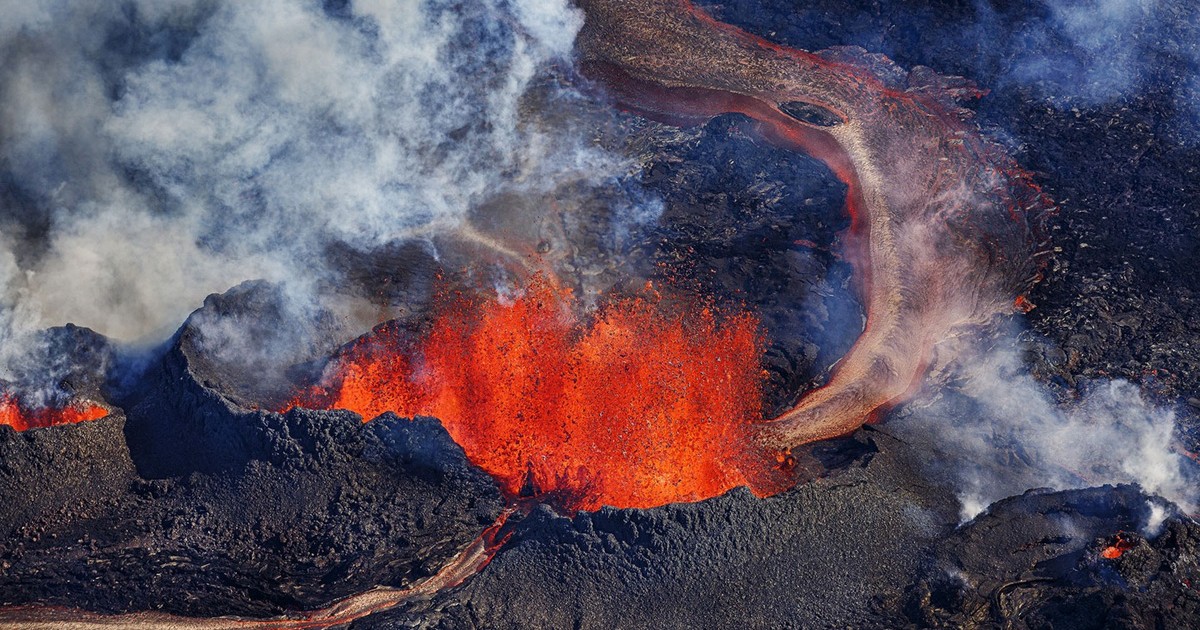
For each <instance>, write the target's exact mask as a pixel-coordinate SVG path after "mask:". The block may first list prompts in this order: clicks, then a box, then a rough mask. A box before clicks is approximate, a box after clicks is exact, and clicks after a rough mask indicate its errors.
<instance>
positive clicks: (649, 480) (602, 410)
mask: <svg viewBox="0 0 1200 630" xmlns="http://www.w3.org/2000/svg"><path fill="white" fill-rule="evenodd" d="M579 311H580V308H579V305H578V303H577V301H576V300H575V298H574V297H573V294H572V293H571V292H570V291H568V290H563V289H559V288H556V287H554V286H552V285H551V284H550V283H549V282H547V281H544V280H541V279H538V278H536V277H535V279H534V280H533V282H532V283H531V284H530V286H529V287H528V288H527V289H526V290H525V291H524V293H523V294H522V295H520V296H519V297H516V298H514V299H511V300H506V299H502V298H501V297H498V296H495V295H491V296H481V295H478V294H473V293H463V292H459V293H453V294H447V295H445V296H444V298H443V299H441V300H440V303H439V304H438V305H437V306H436V307H435V309H434V314H433V316H432V318H431V320H430V323H429V325H428V327H427V330H425V331H423V332H421V333H419V334H414V333H410V332H408V331H405V330H404V329H402V328H400V327H399V326H398V325H397V324H395V323H389V324H384V325H381V326H380V327H377V328H376V330H374V331H373V332H372V333H371V334H369V335H366V336H364V337H362V338H360V339H359V340H357V341H356V342H353V343H352V344H350V345H349V346H348V347H347V348H346V349H345V351H344V352H342V353H341V354H340V356H337V357H336V358H334V359H333V360H332V362H331V363H330V365H329V366H328V367H327V369H326V373H325V377H324V378H323V379H322V380H323V382H322V383H320V384H318V385H317V386H315V387H313V388H311V389H308V390H306V391H304V392H303V393H301V394H300V395H299V396H297V397H296V398H295V399H294V400H293V401H291V403H289V405H288V407H293V406H300V407H307V408H326V409H329V408H337V409H349V410H351V411H354V412H357V413H359V414H360V415H362V417H363V419H364V421H365V420H370V419H372V418H375V417H376V416H378V415H379V414H381V413H384V412H387V411H391V412H395V413H396V414H397V415H400V416H403V417H413V416H418V415H424V416H433V417H436V418H438V419H439V420H441V422H442V424H443V425H444V426H445V427H446V429H447V431H448V432H449V433H450V435H451V437H452V438H453V439H454V440H455V442H457V443H458V444H459V445H460V446H462V448H463V450H464V452H465V453H466V455H467V458H468V459H470V461H471V462H473V463H474V464H476V465H477V466H479V467H480V468H482V469H483V470H484V471H486V472H487V473H489V474H490V475H491V476H492V477H494V478H495V479H496V480H497V481H498V483H499V484H500V486H501V488H502V490H503V491H504V492H505V493H506V494H507V495H508V496H509V497H510V498H513V499H517V498H521V497H532V498H536V499H537V500H540V501H544V502H547V503H550V504H553V505H555V506H556V507H558V508H560V509H563V510H565V511H568V512H571V511H576V510H594V509H596V508H599V507H600V506H601V505H610V506H614V507H622V508H625V507H639V508H646V507H654V506H659V505H664V504H667V503H672V502H681V501H698V500H701V499H705V498H709V497H713V496H717V495H719V494H722V493H724V492H726V491H728V490H730V489H731V488H734V487H737V486H749V487H750V489H751V490H752V491H753V492H755V493H756V494H757V495H759V496H765V495H769V494H774V493H777V492H779V491H782V490H784V489H786V488H787V487H788V486H789V485H790V475H789V474H788V472H787V471H786V470H785V469H784V467H782V466H781V465H780V464H781V462H782V461H783V460H782V458H781V457H779V454H778V453H776V452H772V451H769V450H768V449H766V448H763V447H761V446H759V445H758V444H757V443H756V442H755V441H754V440H753V439H752V431H753V427H754V425H755V424H757V423H759V422H761V419H762V415H761V414H762V386H763V382H764V373H763V370H762V367H761V362H760V360H761V357H762V343H761V339H760V336H759V333H758V328H759V327H758V322H757V320H756V319H755V318H754V317H753V316H752V315H750V314H748V313H741V312H737V313H717V312H716V311H715V310H714V309H713V308H711V307H704V306H700V305H697V304H695V301H694V300H689V299H680V300H668V299H665V298H662V296H660V295H658V294H656V293H653V292H647V293H646V294H643V295H638V296H633V297H624V298H620V299H614V300H611V301H609V302H608V303H607V304H605V305H604V306H602V307H600V308H599V309H598V310H596V311H595V312H592V313H590V314H589V315H588V316H587V317H584V316H581V315H580V314H579Z"/></svg>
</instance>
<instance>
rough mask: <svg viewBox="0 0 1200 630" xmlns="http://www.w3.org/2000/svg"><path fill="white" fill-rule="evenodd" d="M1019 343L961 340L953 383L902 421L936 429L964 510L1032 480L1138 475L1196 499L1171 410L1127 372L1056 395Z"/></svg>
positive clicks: (1073, 484)
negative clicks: (1066, 397) (1068, 395)
mask: <svg viewBox="0 0 1200 630" xmlns="http://www.w3.org/2000/svg"><path fill="white" fill-rule="evenodd" d="M967 345H970V344H967ZM1015 348H1016V343H1015V340H1013V339H1012V337H1009V336H1002V337H1001V339H1000V340H997V342H996V345H995V346H993V347H992V348H991V349H989V350H987V351H978V350H977V349H976V348H969V349H968V348H963V349H959V350H958V351H957V353H956V356H955V357H954V358H953V363H952V365H951V366H950V367H949V368H948V369H947V373H946V374H943V375H942V376H943V378H946V377H948V387H947V389H945V390H944V391H941V392H939V393H938V394H936V398H935V399H933V400H926V401H923V402H919V403H917V404H914V405H910V406H909V408H908V409H907V410H906V412H905V413H903V414H901V418H900V419H898V422H897V423H896V425H895V426H896V430H897V431H899V432H901V433H915V432H918V431H919V432H923V433H926V434H927V432H930V431H936V435H937V444H936V445H935V446H934V447H935V448H936V449H937V456H936V458H935V461H932V462H930V465H931V467H933V468H935V469H940V471H939V472H941V473H942V474H944V475H948V476H949V477H950V479H951V481H952V482H953V483H955V484H956V485H957V486H958V487H959V488H960V491H959V499H960V501H961V503H962V517H963V519H964V520H968V519H970V518H973V517H974V516H975V515H976V514H978V513H979V512H981V511H982V510H983V509H984V508H986V507H987V506H988V505H990V504H991V503H992V502H994V501H996V500H999V499H1002V498H1005V497H1009V496H1013V495H1015V494H1019V493H1021V492H1024V491H1025V490H1028V489H1031V488H1035V487H1052V488H1056V489H1066V488H1082V487H1092V486H1097V485H1101V484H1105V483H1112V484H1116V483H1137V484H1140V485H1141V487H1142V488H1144V489H1145V490H1146V491H1147V492H1149V493H1152V494H1157V495H1160V496H1162V497H1165V498H1167V499H1169V500H1171V501H1174V502H1175V503H1177V504H1178V505H1179V506H1180V507H1182V508H1183V509H1184V510H1186V511H1189V512H1192V511H1194V510H1195V509H1196V506H1197V505H1198V504H1200V503H1198V500H1200V491H1198V487H1197V486H1196V483H1195V479H1194V478H1191V477H1190V476H1189V470H1190V469H1189V467H1188V466H1187V464H1186V462H1185V461H1184V458H1183V457H1182V456H1181V455H1179V454H1178V453H1177V452H1176V451H1175V448H1174V444H1175V436H1174V431H1175V415H1174V413H1173V412H1172V411H1171V410H1169V409H1163V408H1159V407H1156V406H1154V405H1153V404H1151V403H1150V402H1149V401H1147V400H1146V398H1145V397H1144V396H1143V394H1142V392H1141V390H1140V389H1139V388H1138V387H1137V386H1136V385H1134V384H1132V383H1129V382H1127V381H1123V380H1113V381H1106V382H1095V383H1093V384H1092V386H1091V387H1089V388H1087V391H1086V393H1085V394H1083V396H1082V397H1081V398H1080V399H1079V400H1074V401H1067V402H1062V403H1058V402H1055V401H1052V400H1051V397H1050V394H1049V392H1048V390H1047V386H1045V385H1043V384H1041V383H1039V382H1038V381H1037V380H1036V379H1035V378H1034V377H1033V376H1032V375H1031V374H1030V373H1029V371H1028V369H1027V368H1026V367H1025V365H1024V363H1023V362H1022V360H1021V358H1020V356H1019V355H1018V353H1017V351H1016V350H1015ZM1148 529H1153V524H1150V526H1149V527H1148Z"/></svg>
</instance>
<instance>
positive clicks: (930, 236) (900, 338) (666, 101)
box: [577, 0, 1052, 447]
mask: <svg viewBox="0 0 1200 630" xmlns="http://www.w3.org/2000/svg"><path fill="white" fill-rule="evenodd" d="M579 5H580V7H581V8H582V9H583V11H584V13H585V15H586V20H585V23H584V27H583V30H582V31H581V32H580V34H579V37H578V40H577V48H578V51H579V57H580V64H581V67H582V69H583V71H584V72H585V74H588V75H589V76H591V77H592V78H594V79H596V80H598V81H599V82H600V83H602V84H604V85H605V86H607V87H608V88H609V91H610V92H611V93H612V95H613V96H614V97H615V98H616V99H617V101H618V103H619V104H620V105H622V106H623V107H625V108H626V109H629V110H631V111H633V112H635V113H639V114H641V115H643V116H645V117H647V118H651V119H655V120H658V121H661V122H665V123H668V124H675V125H691V124H700V123H703V122H705V121H707V120H709V119H710V118H712V117H714V116H718V115H721V114H726V113H740V114H743V115H746V116H748V117H750V118H751V119H753V120H754V121H755V122H756V125H757V129H758V132H759V134H760V135H761V136H762V137H763V138H765V139H766V140H767V141H770V142H772V143H774V144H776V145H778V146H781V147H783V148H786V149H791V150H799V151H803V152H806V153H808V154H810V155H812V156H813V157H814V158H816V159H819V160H821V161H823V162H824V163H825V164H826V165H828V166H829V168H830V169H831V170H832V171H833V173H834V174H835V175H836V176H837V177H838V178H839V179H840V180H841V181H842V182H844V183H845V184H846V185H847V187H848V191H847V202H846V208H847V211H848V213H849V214H850V217H851V225H850V229H849V234H847V235H846V238H845V239H844V243H845V245H846V248H845V251H844V252H843V254H844V256H845V257H846V258H847V259H848V260H849V261H850V263H851V264H852V265H853V266H854V269H855V277H856V280H857V284H858V288H859V293H860V295H861V297H862V301H863V303H864V305H865V307H866V312H867V325H866V328H865V330H864V331H863V333H862V335H861V336H860V337H859V339H858V341H857V342H856V343H855V344H854V346H853V347H852V348H851V349H850V351H849V352H848V353H847V355H846V356H845V357H843V358H842V359H841V361H840V362H839V363H838V364H837V366H836V367H835V369H834V371H833V373H832V375H831V377H830V379H829V381H828V382H827V383H826V384H825V385H824V386H823V387H821V388H819V389H817V390H815V391H812V392H809V393H808V394H806V395H805V396H804V397H802V398H801V399H800V401H799V402H798V404H797V405H796V406H795V407H794V408H792V409H791V410H790V411H788V412H786V413H784V414H783V415H782V416H780V417H779V418H777V419H776V420H774V421H773V422H772V423H770V424H769V425H768V426H767V427H766V430H764V431H763V434H762V438H763V439H764V441H765V442H766V443H768V444H772V445H775V446H778V447H794V446H797V445H799V444H803V443H806V442H812V441H816V440H821V439H827V438H831V437H836V436H838V435H842V434H846V433H849V432H851V431H853V430H854V429H856V428H858V427H859V426H861V425H862V424H863V423H865V422H868V421H870V420H871V419H872V418H873V417H875V416H877V415H878V414H879V413H880V412H881V411H882V410H885V409H887V408H888V407H889V406H891V405H894V404H895V403H897V402H899V401H900V400H902V399H904V398H905V397H906V396H907V395H908V394H909V393H910V392H911V391H912V390H913V389H914V388H915V386H916V385H918V384H919V383H920V381H921V380H922V378H923V375H924V372H925V368H926V366H927V364H928V362H929V361H930V359H931V356H932V352H933V348H934V346H935V345H936V344H937V343H938V342H940V341H941V340H943V339H946V338H947V337H949V336H950V335H951V334H952V333H953V330H954V329H955V328H956V327H960V326H964V325H979V324H986V323H988V322H989V321H991V320H992V319H993V318H995V317H996V316H997V315H998V314H1004V313H1012V312H1014V310H1027V309H1028V308H1030V307H1031V305H1030V304H1029V303H1028V301H1027V300H1023V299H1020V298H1021V296H1022V295H1023V294H1024V293H1025V292H1026V291H1028V290H1029V289H1030V287H1031V286H1032V284H1033V283H1034V282H1035V281H1036V280H1037V278H1039V277H1040V269H1041V267H1042V264H1043V263H1042V261H1043V260H1044V258H1043V257H1044V256H1045V255H1047V254H1048V248H1047V247H1045V241H1044V234H1045V231H1044V226H1043V223H1044V217H1045V216H1046V215H1047V214H1048V213H1049V212H1050V211H1051V210H1052V204H1051V203H1050V201H1049V199H1048V198H1047V197H1046V196H1045V195H1044V194H1043V193H1042V192H1041V190H1040V189H1039V188H1038V187H1037V186H1036V185H1035V184H1034V183H1033V182H1032V180H1031V178H1030V177H1029V176H1028V174H1027V173H1025V172H1024V171H1022V170H1021V169H1020V168H1019V167H1018V166H1017V165H1016V163H1015V162H1014V161H1013V160H1012V159H1011V158H1009V157H1008V156H1007V155H1006V154H1005V153H1004V151H1003V150H1002V149H1001V148H1000V147H999V146H998V145H995V144H993V143H991V142H989V141H988V140H986V139H984V138H983V137H982V136H981V135H980V134H979V132H978V129H977V127H976V125H974V124H973V123H971V122H970V121H969V116H970V112H968V111H966V110H964V109H961V108H959V107H958V106H957V105H956V104H955V101H956V100H957V99H960V98H966V97H979V96H981V95H982V94H983V92H982V91H980V90H978V89H976V88H975V87H974V86H972V85H970V84H969V82H967V81H966V80H965V79H961V78H951V77H943V76H939V75H937V74H936V73H934V72H933V71H931V70H929V69H928V68H917V69H915V70H913V71H912V72H907V73H906V72H903V71H901V70H900V68H898V67H897V66H896V65H895V64H893V63H892V62H891V61H890V60H888V59H887V58H886V57H883V56H882V55H872V54H868V53H867V52H866V51H864V50H862V49H859V48H834V49H830V50H825V51H822V52H819V53H816V54H811V53H807V52H803V51H800V50H793V49H788V48H784V47H782V46H778V45H775V44H772V43H770V42H767V41H765V40H763V39H760V38H758V37H755V36H753V35H750V34H748V33H745V32H743V31H741V30H739V29H737V28H734V27H732V26H729V25H726V24H722V23H720V22H717V21H716V20H714V19H713V18H711V17H710V16H708V15H707V14H705V13H704V12H703V11H701V10H699V9H697V8H696V7H694V6H693V5H692V4H691V3H689V2H686V1H684V0H580V2H579ZM1017 307H1020V309H1017Z"/></svg>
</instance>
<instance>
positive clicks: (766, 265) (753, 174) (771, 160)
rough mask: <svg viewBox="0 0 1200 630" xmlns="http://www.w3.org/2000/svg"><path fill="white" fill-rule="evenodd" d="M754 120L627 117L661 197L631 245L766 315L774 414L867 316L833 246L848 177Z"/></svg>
mask: <svg viewBox="0 0 1200 630" xmlns="http://www.w3.org/2000/svg"><path fill="white" fill-rule="evenodd" d="M748 123H749V121H748V119H746V118H745V117H743V116H740V115H733V114H731V115H727V116H721V117H718V118H715V119H713V120H712V121H710V122H709V123H708V124H706V125H703V126H701V127H697V128H693V129H676V128H673V127H669V126H666V125H659V124H654V123H634V122H630V123H629V125H630V127H631V128H633V129H635V130H636V131H635V133H634V134H633V138H632V139H630V140H629V141H628V147H627V150H631V151H633V152H634V154H635V155H636V157H637V159H638V161H639V162H641V163H642V164H643V174H642V181H641V185H642V186H643V187H644V188H645V189H646V190H647V191H648V192H650V193H652V194H653V195H656V196H657V197H659V198H660V199H661V200H662V204H663V210H662V214H661V216H660V217H659V218H658V220H657V221H655V222H654V223H653V225H652V226H650V227H649V228H646V229H645V230H644V232H643V233H642V234H641V235H640V237H639V238H640V239H641V245H640V246H639V247H638V248H637V250H636V253H635V254H634V256H635V258H642V259H645V260H648V261H652V262H653V263H654V266H653V270H652V271H651V272H650V275H651V277H654V278H656V279H659V280H660V281H662V282H664V283H667V284H669V285H670V286H672V287H674V288H676V289H684V290H687V291H692V292H695V293H696V294H698V295H701V296H704V297H705V298H709V299H715V300H717V301H718V302H719V303H733V304H736V305H738V306H740V307H745V308H749V309H750V310H751V311H753V312H754V313H755V314H756V315H757V316H758V317H759V318H760V320H761V321H762V324H763V330H764V333H765V337H766V339H767V341H768V344H769V346H768V348H767V349H766V358H765V363H766V368H767V370H768V372H769V374H770V380H769V383H768V387H767V405H766V406H767V409H768V414H770V413H773V412H775V411H782V410H783V409H784V408H786V407H787V406H789V405H791V404H793V403H794V401H795V399H796V398H798V397H799V396H800V395H801V394H802V393H803V392H804V391H805V390H807V389H808V388H809V387H811V386H812V385H813V384H814V383H815V382H817V381H820V380H821V376H822V375H823V373H824V372H825V370H827V369H828V367H829V366H831V365H832V364H833V363H834V362H836V361H837V360H838V359H839V358H841V357H842V355H844V354H845V353H846V351H847V350H848V349H849V347H850V345H851V344H852V343H853V342H854V340H855V339H856V338H857V336H858V334H859V333H860V332H861V331H862V328H863V322H864V318H863V311H862V308H861V306H860V305H859V303H858V301H857V299H856V294H855V290H854V286H853V282H852V280H851V277H850V275H851V269H850V266H849V264H847V263H845V262H843V261H841V260H840V259H838V257H837V255H836V253H835V252H836V251H837V249H838V245H837V238H838V234H839V233H840V232H841V231H842V230H845V229H847V228H848V227H849V218H848V217H847V216H846V213H845V210H844V208H843V206H844V203H845V194H846V187H845V185H844V184H842V183H841V182H839V181H838V180H837V179H836V178H835V177H834V176H833V174H832V173H831V172H830V171H829V169H828V168H826V167H825V166H824V165H823V164H821V163H820V162H818V161H816V160H814V159H813V158H811V157H809V156H807V155H804V154H801V153H797V152H794V151H787V150H784V149H779V148H776V147H773V146H772V145H770V144H768V143H765V142H762V141H761V140H759V139H758V138H756V137H755V135H754V132H753V130H752V129H750V128H749V124H748Z"/></svg>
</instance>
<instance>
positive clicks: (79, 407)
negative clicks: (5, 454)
mask: <svg viewBox="0 0 1200 630" xmlns="http://www.w3.org/2000/svg"><path fill="white" fill-rule="evenodd" d="M107 415H108V409H105V408H104V407H101V406H100V405H97V404H95V403H90V402H76V403H72V404H70V405H67V406H64V407H45V408H38V409H29V408H27V407H25V405H23V404H21V403H20V402H18V401H17V399H16V398H14V397H13V396H11V395H9V394H4V393H0V424H6V425H8V426H10V427H12V428H14V429H16V430H18V431H26V430H28V429H38V428H43V427H52V426H57V425H60V424H76V423H79V422H89V421H91V420H99V419H100V418H103V417H105V416H107Z"/></svg>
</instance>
